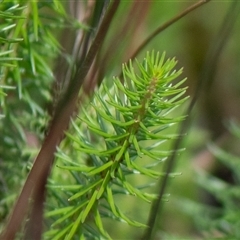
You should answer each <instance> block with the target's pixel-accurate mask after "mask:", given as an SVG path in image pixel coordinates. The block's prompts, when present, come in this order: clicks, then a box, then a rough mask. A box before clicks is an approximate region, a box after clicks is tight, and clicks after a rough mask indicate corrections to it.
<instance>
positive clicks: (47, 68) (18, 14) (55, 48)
mask: <svg viewBox="0 0 240 240" xmlns="http://www.w3.org/2000/svg"><path fill="white" fill-rule="evenodd" d="M54 2H55V4H49V3H47V2H41V3H37V1H24V3H23V1H5V2H1V4H0V50H1V52H0V104H1V107H0V116H1V118H2V119H1V121H0V132H1V138H0V161H1V187H0V199H4V200H3V201H1V203H0V215H1V218H3V219H4V218H5V217H6V214H7V213H8V212H9V208H10V207H11V205H12V203H13V201H14V199H15V197H16V194H17V193H18V191H19V187H20V186H21V185H22V183H23V181H24V179H25V178H26V175H27V172H28V169H27V166H28V165H29V163H28V161H29V160H30V159H31V161H32V158H30V156H32V154H36V150H37V149H36V147H38V145H39V142H40V141H41V140H42V139H43V137H44V129H45V127H46V124H47V120H48V119H49V113H48V111H47V106H48V104H49V102H50V101H52V99H51V89H52V85H53V80H54V76H53V71H52V68H53V67H52V65H53V64H52V63H53V61H54V59H55V58H56V56H57V55H58V54H59V53H60V52H59V50H60V46H59V44H58V43H57V40H56V36H54V35H53V32H54V31H55V32H56V31H57V29H60V28H61V27H62V23H63V20H64V19H65V18H66V17H65V16H64V13H62V11H60V10H61V8H60V6H61V3H60V1H54ZM56 4H57V6H58V7H56ZM42 10H44V11H47V12H48V14H46V13H45V14H42ZM49 19H51V21H49ZM49 22H51V24H49ZM4 173H7V174H4Z"/></svg>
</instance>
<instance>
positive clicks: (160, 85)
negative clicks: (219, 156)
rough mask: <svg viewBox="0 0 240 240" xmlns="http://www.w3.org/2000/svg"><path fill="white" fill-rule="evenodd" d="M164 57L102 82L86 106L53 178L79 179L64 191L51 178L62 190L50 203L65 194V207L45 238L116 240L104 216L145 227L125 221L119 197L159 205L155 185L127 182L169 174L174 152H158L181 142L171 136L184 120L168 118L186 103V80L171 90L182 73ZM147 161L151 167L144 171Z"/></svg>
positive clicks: (126, 66) (52, 187) (59, 186)
mask: <svg viewBox="0 0 240 240" xmlns="http://www.w3.org/2000/svg"><path fill="white" fill-rule="evenodd" d="M164 58H165V54H163V55H162V56H160V54H159V53H157V54H155V53H154V52H152V53H147V56H146V58H145V59H144V61H143V62H142V63H139V62H138V61H136V67H134V66H133V65H134V64H133V63H132V62H131V61H130V62H129V64H124V65H123V68H122V71H123V81H121V79H120V78H114V79H113V83H112V87H108V86H107V85H106V84H105V83H103V84H102V85H101V87H100V89H99V90H98V91H97V93H95V94H94V96H93V99H92V100H91V101H90V103H88V104H86V105H84V106H82V108H81V110H80V113H79V117H78V119H76V120H75V121H72V127H71V130H70V131H68V132H67V133H66V139H65V141H64V143H63V145H62V147H61V150H59V151H58V153H57V158H58V161H57V168H60V170H59V169H57V170H54V171H58V172H59V174H61V175H63V174H64V170H68V171H70V173H71V175H72V176H73V177H74V180H72V182H71V184H70V185H69V184H68V185H64V183H63V185H62V183H61V184H59V182H57V183H56V180H54V178H53V182H55V184H57V185H55V184H50V185H49V189H50V194H51V195H52V196H51V197H53V195H55V196H56V189H62V190H64V192H65V194H61V195H62V196H61V195H59V193H58V194H57V196H56V197H57V198H58V199H59V198H61V199H62V201H61V203H62V204H59V203H58V208H57V209H56V208H55V207H54V210H52V211H48V212H47V213H46V217H47V218H50V219H52V228H51V230H50V231H47V232H46V233H45V237H47V238H48V239H61V238H62V237H63V236H65V237H66V239H75V238H79V237H80V238H82V237H87V238H89V237H90V238H96V239H100V236H102V237H103V238H107V239H111V237H110V236H109V234H108V233H107V232H106V230H105V227H104V224H103V221H102V219H103V218H104V217H110V218H112V219H116V220H118V221H122V222H126V223H128V224H129V225H132V226H135V227H144V226H145V225H144V224H143V223H140V222H137V221H135V220H132V219H130V218H129V217H128V216H126V215H125V213H124V209H120V208H119V207H118V206H117V205H116V203H115V202H116V201H115V198H116V197H117V196H118V195H119V194H124V195H132V196H135V197H137V198H139V199H141V200H143V201H146V202H149V203H150V202H151V201H152V200H153V199H154V198H155V194H153V193H149V189H151V187H150V186H151V182H150V183H148V184H146V185H145V186H135V185H133V183H131V181H130V180H129V178H130V176H131V175H144V176H147V177H149V178H152V179H158V178H159V177H161V176H162V175H163V174H164V173H163V172H161V171H159V170H156V167H157V165H158V164H159V163H161V162H163V161H164V160H165V159H166V158H167V156H168V155H169V154H170V153H171V150H166V149H165V148H161V146H162V145H163V144H164V143H165V142H166V141H168V140H171V139H174V138H176V137H177V135H173V134H170V133H168V132H167V129H168V128H170V127H171V126H172V125H174V124H176V123H178V122H179V121H181V120H182V119H183V117H175V118H174V117H171V115H170V112H171V111H172V110H173V109H174V108H176V107H177V106H179V105H180V104H182V103H183V102H184V101H185V100H186V97H182V96H183V94H184V93H185V90H186V88H185V87H184V88H183V87H182V88H180V86H181V85H182V83H183V82H184V80H182V81H179V82H176V83H172V82H173V81H174V80H175V79H176V78H177V77H178V76H179V75H180V74H181V72H182V70H179V71H176V70H174V67H175V66H176V61H175V60H174V59H168V60H166V61H165V60H164ZM146 158H148V159H150V160H151V164H146V165H144V163H146ZM53 174H54V173H53ZM54 176H55V175H54ZM68 177H69V176H68ZM67 181H69V180H67ZM49 199H50V198H49ZM73 219H74V221H73Z"/></svg>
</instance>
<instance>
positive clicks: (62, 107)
mask: <svg viewBox="0 0 240 240" xmlns="http://www.w3.org/2000/svg"><path fill="white" fill-rule="evenodd" d="M119 3H120V0H115V1H114V2H113V3H112V5H111V6H110V8H109V9H108V11H107V13H106V15H105V16H104V18H103V21H102V23H101V25H100V28H99V31H98V33H97V35H96V37H95V39H94V41H93V43H92V45H91V48H90V50H89V52H88V54H87V57H86V59H85V60H84V62H83V63H82V65H81V66H79V68H78V71H77V72H76V74H75V76H74V77H73V79H72V80H71V82H70V84H69V87H68V89H67V91H66V92H65V94H64V96H63V98H62V100H61V101H59V103H58V106H57V111H56V113H55V116H54V117H53V121H52V125H51V127H50V130H49V133H48V135H47V136H46V138H45V140H44V143H43V145H42V148H41V150H40V152H39V154H38V156H37V158H36V160H35V162H34V164H33V167H32V169H31V171H30V173H29V175H28V177H27V180H26V182H25V184H24V186H23V189H22V192H21V194H20V196H19V198H18V200H17V203H16V205H15V207H14V209H13V212H12V215H11V217H10V220H9V222H8V224H7V226H6V228H5V231H4V233H3V234H2V235H1V239H8V240H11V239H14V237H15V235H16V233H17V231H18V230H19V229H20V226H21V223H22V222H23V220H24V217H25V215H26V212H27V209H28V206H29V200H30V197H31V196H32V199H33V208H32V213H31V216H33V215H34V214H35V212H33V210H35V209H37V207H40V208H42V207H43V203H42V202H41V203H39V201H36V202H35V201H34V200H36V199H44V197H42V196H43V195H44V192H45V191H44V190H45V183H46V180H47V177H48V175H49V173H50V171H51V166H52V164H53V161H54V153H55V151H56V147H57V146H58V145H59V143H60V142H61V140H62V138H63V135H64V131H65V130H66V129H67V127H68V125H69V121H70V118H71V116H72V114H73V112H74V110H75V108H76V102H77V99H78V93H79V90H80V88H81V86H82V84H83V81H84V78H85V77H86V75H87V73H88V71H89V69H90V67H91V65H92V62H93V60H94V58H95V56H96V54H97V52H98V51H99V49H100V48H101V45H102V43H103V40H104V39H105V36H106V34H107V31H108V29H109V26H110V24H111V22H112V19H113V17H114V15H115V13H116V11H117V9H118V6H119ZM43 189H44V190H43ZM38 212H39V214H38V215H39V216H37V217H36V216H35V217H34V222H33V223H31V224H32V225H35V226H38V227H37V228H40V229H41V224H42V211H41V210H40V211H38ZM34 230H35V231H37V230H38V229H36V228H35V229H34ZM30 231H31V230H30ZM33 234H34V233H33ZM33 234H32V235H33ZM35 237H36V238H35V239H41V230H40V235H38V236H35Z"/></svg>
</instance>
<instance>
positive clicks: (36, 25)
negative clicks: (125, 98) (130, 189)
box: [0, 1, 240, 239]
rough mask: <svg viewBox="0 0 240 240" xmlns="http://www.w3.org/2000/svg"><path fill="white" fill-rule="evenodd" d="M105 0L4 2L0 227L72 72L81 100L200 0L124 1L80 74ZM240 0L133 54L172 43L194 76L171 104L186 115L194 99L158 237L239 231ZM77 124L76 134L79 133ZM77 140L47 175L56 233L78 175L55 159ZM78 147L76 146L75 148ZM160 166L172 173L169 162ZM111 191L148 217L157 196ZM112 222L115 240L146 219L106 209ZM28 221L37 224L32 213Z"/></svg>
mask: <svg viewBox="0 0 240 240" xmlns="http://www.w3.org/2000/svg"><path fill="white" fill-rule="evenodd" d="M109 2H111V3H113V2H117V1H96V2H95V1H69V2H63V1H1V2H0V44H1V45H0V48H1V52H0V69H1V72H0V100H1V107H0V110H1V112H0V114H1V115H0V117H1V119H0V132H1V138H0V166H1V170H0V182H1V185H0V187H1V189H0V221H1V229H2V230H4V227H5V226H6V223H7V219H8V218H7V217H8V216H9V214H10V213H11V210H12V208H13V206H14V203H15V201H16V198H17V196H18V195H19V194H20V189H21V188H22V186H23V184H24V182H25V181H26V178H27V175H28V173H29V171H30V169H31V168H32V165H33V162H34V159H35V158H36V156H37V154H38V152H39V150H40V149H41V146H42V144H43V143H44V139H45V137H46V136H49V131H50V133H51V127H52V126H53V125H54V124H55V126H56V122H54V119H56V116H58V112H61V111H60V110H61V108H60V107H59V106H61V105H62V106H65V105H64V104H65V103H64V100H66V99H67V98H66V96H67V94H66V92H65V91H66V89H67V88H68V86H69V83H70V82H71V80H72V79H74V77H73V76H76V77H75V78H76V79H78V78H79V79H80V80H79V82H81V81H83V80H84V79H85V80H84V84H83V85H82V88H81V91H80V96H81V97H80V100H79V102H80V103H82V102H83V101H86V95H87V96H92V93H93V91H94V90H95V91H98V90H96V89H97V88H96V87H97V86H99V85H100V84H101V82H102V80H103V79H105V81H106V85H107V86H110V85H112V76H116V75H119V74H120V73H121V67H122V63H123V62H126V61H128V59H129V58H130V57H131V56H132V55H133V54H134V52H135V50H136V49H137V48H138V46H139V45H140V44H141V43H142V42H143V41H144V40H145V39H146V38H147V37H148V36H150V35H151V33H152V32H153V31H154V30H155V29H157V28H159V26H161V25H162V24H164V23H165V22H167V21H168V20H169V19H173V18H174V17H175V16H176V15H177V14H179V13H180V12H182V11H184V9H186V8H187V7H189V6H190V5H191V4H194V2H182V1H175V2H159V1H143V2H139V1H121V2H120V4H119V7H118V10H117V12H116V13H115V14H114V18H113V19H111V22H110V23H111V25H110V28H109V30H108V31H107V35H106V37H105V36H103V35H102V36H101V37H102V39H104V43H103V46H102V48H101V49H98V51H97V55H96V58H95V61H94V64H93V66H92V68H91V69H90V71H89V72H88V74H87V75H86V77H85V78H84V79H82V80H81V77H82V75H83V74H84V73H83V72H81V71H80V73H81V74H80V73H79V72H78V71H79V69H81V68H80V67H79V66H82V64H83V62H84V60H85V59H86V58H87V52H88V50H89V49H90V47H91V44H92V42H93V41H94V39H95V37H96V36H97V33H98V31H99V28H100V26H101V22H102V21H103V13H104V12H105V11H106V9H107V8H106V7H107V4H108V3H109ZM239 5H240V4H239V3H238V2H231V1H221V2H219V1H209V2H208V3H206V4H204V5H203V6H201V7H199V8H197V9H195V10H194V11H192V12H190V13H189V14H188V15H186V16H185V17H183V18H182V19H180V20H178V21H176V22H175V23H174V24H172V25H171V26H169V27H168V28H166V29H165V30H164V31H162V32H161V33H160V34H158V35H156V36H155V37H154V38H153V39H152V40H151V41H150V42H149V43H148V44H147V45H146V46H144V48H143V49H142V50H141V52H139V54H138V56H137V58H138V59H139V61H140V62H141V60H142V59H143V58H144V56H145V55H146V51H152V50H155V51H159V52H160V53H162V52H164V51H166V54H167V57H170V58H172V57H175V58H176V59H177V60H178V64H177V66H176V69H179V68H181V67H182V66H183V67H184V72H183V74H182V78H184V77H187V81H186V82H185V83H184V84H185V86H188V90H187V93H186V96H187V95H189V96H190V99H189V100H188V101H187V102H185V103H184V104H183V105H181V107H180V108H178V109H176V110H175V111H174V112H173V113H172V116H173V117H176V116H182V115H183V114H184V113H186V111H187V109H189V108H188V106H189V104H190V103H194V102H193V101H195V99H196V100H197V102H196V105H195V106H194V108H193V109H190V110H191V111H190V112H188V115H189V118H188V122H187V127H186V126H185V127H184V134H185V135H184V138H182V139H181V142H180V144H179V145H178V148H179V149H180V148H186V150H185V151H184V152H182V153H181V154H178V155H177V156H175V158H174V159H175V163H176V164H175V168H174V169H171V171H173V172H174V176H175V177H174V178H170V184H169V187H168V188H167V189H166V191H165V192H164V193H165V194H168V195H164V196H167V198H164V199H165V201H164V203H163V205H162V204H161V206H160V209H159V214H158V219H157V221H156V222H155V228H154V231H153V232H154V239H193V238H194V239H212V238H214V237H219V238H223V239H224V238H225V239H238V238H239V235H240V231H239V229H240V228H239V224H240V222H239V213H240V211H239V198H240V193H239V175H240V169H239V163H238V162H239V154H240V153H239V147H238V146H239V137H240V135H239V131H240V130H239V126H238V121H239V116H240V115H239V112H240V111H239V101H240V99H239V91H240V84H239V76H240V73H239V68H238V65H239V64H238V63H239V60H240V49H239V44H238V39H239V31H237V29H239V27H240V19H239V16H238V12H240V11H239V10H240V6H239ZM105 26H106V25H105ZM103 32H104V29H102V33H103ZM100 45H101V44H100ZM68 93H69V92H68ZM64 94H65V95H64ZM62 96H64V97H65V98H64V97H62ZM61 99H63V100H61ZM67 101H68V99H67ZM73 112H74V109H73ZM75 113H76V111H75ZM80 113H81V112H80ZM80 113H79V115H80ZM54 116H55V117H54ZM74 117H75V118H74V119H76V122H75V123H78V121H79V118H78V117H76V114H75V115H74ZM52 121H53V123H52ZM71 126H72V125H71ZM73 126H74V125H73ZM73 126H72V127H71V128H70V133H71V134H73V133H74V132H75V131H76V128H75V130H74V128H73ZM60 128H61V126H60ZM179 128H180V126H179V125H176V126H174V127H173V128H172V129H171V130H169V132H170V133H177V132H179ZM61 129H63V130H64V127H63V128H61ZM50 135H51V134H50ZM174 144H175V141H174V140H171V141H168V143H167V144H165V145H164V149H174V146H175V145H174ZM43 145H44V144H43ZM71 147H72V142H71V139H69V138H66V139H65V140H64V141H63V142H62V144H61V145H60V148H61V149H65V152H64V153H62V152H61V150H59V152H58V153H57V154H56V159H55V160H56V161H55V162H54V165H53V168H52V172H51V176H50V178H49V179H48V192H47V200H46V202H45V220H44V234H45V235H44V238H46V239H47V238H50V239H51V238H52V236H53V235H55V236H57V233H56V232H52V233H51V230H52V229H51V227H50V226H51V224H52V223H53V221H55V220H56V219H51V218H49V216H50V215H51V214H50V213H51V212H50V209H53V206H54V207H56V206H58V207H59V209H60V205H61V204H62V205H63V206H64V205H65V204H66V199H67V197H69V195H70V193H69V191H70V190H68V191H67V190H66V189H63V188H61V186H60V185H62V184H69V185H72V186H73V185H74V184H75V182H74V181H75V180H76V178H75V179H74V174H73V173H72V174H70V173H69V172H67V171H65V170H63V169H60V168H58V167H57V166H56V164H60V162H61V159H63V156H64V154H66V153H67V154H69V156H70V153H71V154H72V155H73V156H71V158H74V154H75V151H74V149H73V148H71ZM66 149H67V150H66ZM75 157H76V158H79V155H78V154H77V153H76V156H75ZM49 158H51V156H50V154H49ZM65 160H66V159H65ZM168 161H169V160H168ZM168 161H166V164H167V162H168ZM158 170H159V172H161V171H164V166H163V165H161V166H159V169H158ZM145 180H146V179H145V178H144V177H142V178H134V177H133V178H132V179H131V180H130V181H131V182H132V183H136V181H137V182H140V183H141V184H142V183H144V182H145ZM44 183H45V182H44V181H43V185H44ZM54 185H55V187H53V186H54ZM56 185H58V187H56ZM40 188H41V186H40ZM158 188H159V186H158V184H157V185H156V186H155V187H153V188H152V191H153V192H154V193H156V192H157V191H158ZM63 190H64V191H63ZM40 192H41V191H40ZM34 194H35V193H34ZM34 196H35V197H36V196H38V195H37V193H36V195H34ZM66 196H67V197H66ZM27 199H28V198H27ZM115 200H116V202H117V204H118V205H119V208H121V209H122V208H123V209H124V213H127V215H129V216H131V218H133V219H137V220H138V221H139V222H141V223H147V219H148V215H149V211H150V205H149V204H146V203H144V202H143V201H136V200H135V198H134V197H128V198H127V200H126V197H125V196H123V197H118V198H116V199H115ZM162 202H163V201H162ZM34 210H35V209H34V206H33V207H32V208H31V207H30V208H29V213H28V217H29V218H30V219H32V220H34V217H36V218H37V217H38V214H37V213H36V212H34ZM31 212H33V215H31ZM49 212H50V213H49ZM40 215H41V214H40ZM73 219H75V218H74V217H73ZM32 222H34V221H32ZM90 222H91V221H90ZM23 225H24V224H23ZM104 226H106V231H107V232H108V234H109V235H110V236H111V237H112V238H113V239H121V238H122V239H137V238H139V237H141V236H142V235H143V229H140V230H139V228H135V227H130V226H129V225H128V224H126V223H121V222H119V223H118V222H115V221H114V222H113V221H112V220H111V219H105V220H104ZM23 228H24V226H23ZM25 228H26V229H31V223H30V225H26V226H25ZM22 232H25V237H26V236H31V234H32V233H30V232H29V230H24V229H23V231H22ZM51 234H52V235H51ZM85 237H86V236H85ZM105 237H106V236H105ZM19 238H20V236H19ZM56 238H57V237H56ZM89 238H90V237H89ZM36 239H37V238H36ZM57 239H61V238H60V237H59V238H57Z"/></svg>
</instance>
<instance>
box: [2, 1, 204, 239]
mask: <svg viewBox="0 0 240 240" xmlns="http://www.w3.org/2000/svg"><path fill="white" fill-rule="evenodd" d="M15 2H19V3H20V4H22V2H21V1H14V2H11V1H8V2H5V3H4V4H3V5H1V10H2V16H4V18H3V20H1V22H0V23H1V24H2V26H3V28H2V29H3V30H2V32H3V34H4V36H3V38H2V39H4V40H3V45H2V47H3V48H2V49H3V53H2V55H8V54H12V55H11V56H10V55H9V57H8V60H10V61H13V65H14V66H13V65H7V64H6V63H5V64H4V66H3V67H4V68H2V69H3V70H2V69H1V71H2V75H1V81H2V82H4V88H6V86H7V87H8V88H9V87H10V88H11V92H10V91H9V94H8V95H4V94H2V95H1V97H2V102H1V104H2V105H1V106H2V107H3V114H2V115H4V117H3V118H2V119H1V122H0V128H1V134H2V135H3V136H4V138H2V139H1V146H0V153H1V158H0V160H1V163H2V165H3V168H2V169H4V170H3V171H5V172H8V174H6V176H3V177H2V178H1V181H2V183H3V184H2V189H1V190H3V191H1V194H2V196H1V197H2V199H3V201H1V210H2V211H3V214H2V218H3V219H4V220H5V219H6V215H7V214H8V213H9V211H10V209H11V207H12V204H13V199H14V198H15V196H16V189H18V188H19V187H20V186H21V185H22V184H23V180H24V179H25V178H27V180H26V183H25V185H24V187H23V190H22V193H21V194H20V197H19V200H18V201H17V204H16V206H15V209H14V211H13V214H12V216H11V217H10V221H9V225H7V227H6V232H4V233H3V235H2V236H3V237H5V238H7V239H13V238H14V237H15V236H16V232H18V231H19V229H20V225H22V227H23V229H22V231H21V232H22V233H23V235H21V234H20V237H22V238H28V239H40V238H41V231H42V229H41V224H40V223H41V222H42V212H43V203H45V205H46V206H45V207H46V213H45V216H46V219H45V229H44V230H45V234H44V236H45V238H49V239H53V238H55V239H61V238H62V237H66V238H68V239H71V238H79V237H82V239H84V238H93V237H94V238H111V237H114V236H111V234H110V233H109V232H110V231H109V229H108V228H107V227H106V224H105V221H106V220H105V219H104V217H108V218H113V219H116V220H119V221H124V222H127V223H128V224H129V225H133V226H137V227H140V226H145V224H144V223H142V222H140V221H136V219H132V218H131V217H130V216H128V214H126V213H125V208H122V207H118V204H116V202H117V199H118V197H119V196H120V195H126V199H128V198H129V196H128V195H132V196H135V197H134V198H136V199H139V200H140V199H141V200H144V201H146V202H149V203H151V202H152V201H153V200H155V199H157V200H160V201H162V200H163V196H162V195H158V194H156V191H154V189H152V188H151V186H152V181H153V180H152V179H155V181H156V180H157V179H161V178H164V179H168V178H169V177H170V176H171V175H174V174H173V173H172V168H171V167H170V168H167V170H166V171H165V170H162V167H161V164H159V163H161V162H164V161H165V160H166V159H167V158H168V157H169V155H172V154H173V153H178V152H179V151H180V149H175V148H171V147H169V144H170V143H171V142H172V141H173V140H175V139H177V138H178V137H179V136H178V134H173V132H174V131H175V129H172V128H171V127H172V126H173V125H175V124H176V123H179V122H180V121H182V120H183V117H179V116H178V117H176V116H174V113H172V112H171V111H172V110H174V109H175V108H176V107H177V106H179V105H181V104H182V103H183V102H184V101H185V100H186V97H185V96H184V95H183V94H184V92H185V89H186V87H181V84H183V82H184V80H182V81H178V79H177V78H178V76H179V75H180V74H181V72H182V70H179V71H176V70H174V68H175V65H176V61H175V60H174V59H168V60H166V61H164V54H163V55H161V56H160V54H159V53H154V52H151V53H147V56H146V57H145V59H144V61H143V62H142V63H140V62H138V61H136V62H131V61H130V62H129V63H127V64H124V65H123V68H122V74H119V77H115V78H114V80H112V78H110V77H109V75H110V74H109V72H111V71H110V70H111V69H110V67H109V66H111V64H110V63H109V62H110V60H109V59H110V58H107V60H108V61H109V62H108V61H105V60H106V59H105V58H104V57H102V56H107V55H108V54H109V52H107V53H106V54H105V55H104V53H105V52H104V51H108V50H106V46H105V45H111V44H110V43H111V41H110V40H108V39H107V38H106V35H107V33H108V31H109V29H110V25H111V23H112V22H113V18H114V17H115V14H116V12H117V9H118V7H119V5H121V4H126V5H127V6H130V4H131V3H128V2H127V3H126V2H125V3H121V4H120V1H118V0H116V1H110V2H109V1H96V4H95V5H94V8H92V12H91V14H92V15H91V17H89V16H85V17H86V18H85V19H84V20H83V21H82V22H78V21H76V20H75V19H74V18H73V17H70V16H68V14H67V13H66V11H65V9H66V8H67V3H63V2H62V1H58V0H56V1H50V2H48V1H47V2H38V1H25V2H24V6H21V7H20V6H19V5H17V4H15ZM89 2H91V1H80V3H79V4H82V7H86V6H88V4H90V3H89ZM205 2H206V1H199V2H198V3H196V4H194V5H193V6H191V7H190V8H187V9H186V10H185V11H183V12H182V13H181V14H179V15H177V16H176V17H174V18H173V19H171V20H170V21H168V22H166V24H163V25H162V26H160V27H158V28H157V29H156V30H155V31H154V32H153V33H152V34H150V35H149V37H148V38H146V40H145V41H143V43H142V44H140V45H139V47H136V50H135V52H134V53H133V54H132V56H136V55H137V54H138V53H139V52H140V51H141V50H142V49H143V47H144V46H145V45H146V44H147V43H149V42H150V40H152V39H153V38H154V37H155V36H156V35H157V34H158V33H160V32H161V31H163V30H164V29H166V28H167V27H168V26H170V25H171V24H173V23H174V22H176V21H177V20H179V19H181V18H182V17H183V16H185V15H186V14H187V13H189V12H191V11H192V10H194V9H195V8H197V7H199V6H201V5H202V4H204V3H205ZM69 4H70V5H71V4H74V3H72V2H70V3H69ZM108 4H109V5H108ZM128 4H129V5H128ZM137 4H138V3H137V1H136V2H134V3H133V5H132V6H131V7H132V10H134V11H132V13H134V12H135V7H136V6H137ZM146 4H148V3H146ZM121 6H123V5H121ZM140 10H141V11H142V12H141V11H139V12H141V14H142V13H143V12H144V11H145V8H144V5H142V7H141V8H140ZM130 12H131V11H130ZM13 13H14V14H13ZM17 13H18V14H17ZM136 16H137V14H136ZM136 16H135V17H136ZM76 17H78V16H76ZM131 18H132V16H131V15H130V14H129V16H128V18H127V19H128V20H129V19H131ZM136 19H138V18H137V17H136ZM84 21H85V22H84ZM13 22H14V23H13ZM136 24H138V21H137V23H136ZM5 26H6V27H5ZM132 27H133V28H129V29H130V30H129V29H128V21H126V24H125V25H123V27H122V29H121V30H122V34H121V36H120V37H123V36H124V34H125V32H128V31H129V32H128V33H132V32H131V31H132V29H134V26H132ZM66 29H71V31H72V32H71V33H70V35H69V36H70V37H69V39H71V37H72V38H73V42H71V41H70V45H71V44H72V45H73V46H74V47H72V48H71V49H70V50H69V51H68V49H67V48H68V46H65V45H64V44H65V42H64V43H61V44H60V43H59V42H60V40H57V39H58V37H59V36H60V34H59V33H60V32H61V31H65V30H66ZM12 36H14V38H12ZM66 36H68V35H66ZM118 36H119V35H118ZM6 39H8V40H6ZM13 39H14V41H13ZM0 40H1V39H0ZM64 40H66V39H64ZM108 41H109V42H110V43H109V42H108ZM118 41H119V39H118ZM14 44H15V45H14ZM104 44H105V45H104ZM66 45H67V44H66ZM102 46H104V47H102ZM118 46H121V45H120V44H119V45H118ZM110 55H113V56H115V55H114V54H112V52H110ZM116 55H117V54H116ZM58 58H59V59H60V60H59V61H57V64H56V63H55V62H56V59H58ZM127 58H129V56H128V57H127ZM5 60H6V59H5ZM19 60H22V61H19ZM62 61H63V62H64V63H63V64H62ZM119 62H121V61H119V60H118V64H119ZM61 64H62V65H63V67H62V65H61ZM119 66H120V64H119ZM54 67H56V71H55V74H54V73H53V72H54V71H53V70H52V69H54ZM108 68H109V69H110V70H109V69H108ZM114 68H116V69H117V68H118V67H117V66H114ZM106 69H107V70H106ZM107 71H109V72H107ZM98 73H99V74H98ZM104 78H105V79H104ZM103 79H104V82H103V84H101V83H102V80H103ZM175 79H176V81H174V80H175ZM97 85H100V87H99V89H97V90H95V89H96V86H97ZM94 90H95V92H94ZM93 93H94V94H93ZM6 102H7V104H6ZM77 113H78V114H77ZM76 115H77V117H76ZM179 115H180V116H181V114H179ZM69 126H70V127H69ZM68 128H69V129H68ZM67 129H68V130H67ZM64 131H65V133H66V134H65V136H63V133H64ZM60 142H61V145H60V147H59V148H58V151H57V153H56V157H57V164H58V166H57V167H55V166H54V168H53V172H52V175H51V178H49V179H48V174H49V173H50V171H51V166H52V163H53V160H54V157H55V156H54V154H55V151H56V146H58V145H59V144H60ZM40 146H41V147H40ZM5 149H11V151H6V150H5ZM38 149H40V152H39V154H38V155H37V151H38ZM33 157H36V160H35V162H32V158H33ZM16 159H17V161H16ZM166 162H167V161H166ZM19 169H21V171H20V170H19ZM29 169H30V171H29ZM28 172H29V175H28V177H27V174H28ZM140 176H141V177H140ZM47 179H48V191H47V200H46V201H45V195H44V193H45V185H46V182H47ZM63 179H64V181H63ZM143 179H144V180H143ZM137 181H141V182H142V183H141V185H139V184H138V183H136V182H137ZM60 189H63V190H64V191H63V192H62V191H61V190H60ZM161 189H162V192H165V187H164V186H163V187H162V188H161ZM164 197H165V195H164ZM30 199H31V201H29V200H30ZM68 199H69V201H68ZM56 208H57V209H56ZM155 210H156V209H155ZM146 215H147V214H146ZM146 215H145V219H144V221H145V220H146V218H147V216H146ZM26 216H27V218H28V221H25V217H26ZM50 226H51V227H50ZM150 228H151V229H152V228H153V226H150ZM4 234H6V235H4ZM110 236H111V237H110Z"/></svg>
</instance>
